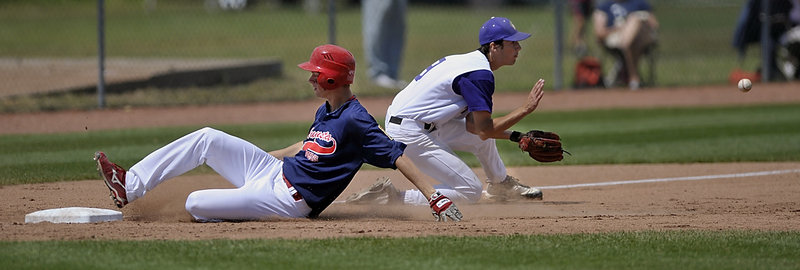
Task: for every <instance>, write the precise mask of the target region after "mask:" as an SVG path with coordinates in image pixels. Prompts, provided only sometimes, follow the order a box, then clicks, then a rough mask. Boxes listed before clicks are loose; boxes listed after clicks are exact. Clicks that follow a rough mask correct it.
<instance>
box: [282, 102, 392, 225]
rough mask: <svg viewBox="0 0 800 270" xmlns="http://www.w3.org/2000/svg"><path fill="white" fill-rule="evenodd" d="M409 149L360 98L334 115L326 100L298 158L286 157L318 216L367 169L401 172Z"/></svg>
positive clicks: (288, 172)
mask: <svg viewBox="0 0 800 270" xmlns="http://www.w3.org/2000/svg"><path fill="white" fill-rule="evenodd" d="M405 147H406V145H405V144H403V143H401V142H397V141H394V140H392V139H390V138H389V136H387V135H386V133H384V132H383V130H382V129H381V128H380V127H379V126H378V123H377V122H375V119H374V118H372V116H371V115H370V114H369V113H368V112H367V109H365V108H364V107H363V106H361V103H359V102H358V100H357V99H355V98H351V99H350V100H349V101H347V102H346V103H345V104H344V105H342V107H340V108H339V109H337V110H335V111H333V112H331V111H330V108H329V106H328V103H327V102H326V103H325V104H323V105H322V106H320V107H319V109H317V113H316V116H315V119H314V124H312V125H311V129H310V130H309V132H308V137H307V138H306V139H305V140H304V141H303V148H302V150H300V152H298V153H297V155H295V156H294V157H287V158H284V160H283V161H284V163H283V174H284V176H286V179H287V180H288V181H289V182H290V183H291V184H292V186H294V187H295V189H297V192H299V193H300V195H302V196H303V199H305V201H306V204H308V206H309V207H311V213H310V214H309V217H316V216H317V215H319V213H320V212H322V210H324V209H325V208H326V207H328V206H329V205H330V204H331V203H333V201H334V200H335V199H336V197H338V196H339V195H340V194H341V193H342V192H343V191H344V189H345V188H346V187H347V185H348V184H350V181H351V180H352V179H353V176H355V174H356V172H357V171H358V169H360V168H361V165H362V164H364V163H368V164H371V165H374V166H376V167H380V168H392V169H396V168H397V167H396V166H395V164H394V163H395V161H396V160H397V158H398V157H400V155H402V154H403V150H405Z"/></svg>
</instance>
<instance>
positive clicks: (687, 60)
mask: <svg viewBox="0 0 800 270" xmlns="http://www.w3.org/2000/svg"><path fill="white" fill-rule="evenodd" d="M742 3H744V0H738V1H730V2H729V1H724V3H722V1H701V2H691V1H682V2H679V3H675V2H674V1H655V2H654V5H655V7H656V11H657V15H658V18H659V19H660V21H661V26H662V27H661V29H660V32H659V33H660V44H661V46H660V49H659V58H658V68H657V78H658V84H659V85H661V86H679V85H708V84H722V83H726V81H727V78H728V74H729V72H730V71H731V70H732V69H734V68H736V67H738V66H739V65H740V63H739V62H738V61H737V56H736V52H735V51H734V49H733V48H732V47H731V45H730V42H731V39H732V35H733V34H732V33H733V29H734V24H735V20H736V18H737V16H738V13H739V9H740V5H741V4H742ZM340 4H341V6H340V7H339V8H338V9H337V17H336V23H337V43H338V44H339V45H342V46H344V47H346V48H348V49H350V50H351V51H352V52H353V53H354V55H355V57H356V59H357V60H358V61H357V66H358V67H359V71H358V72H356V82H355V84H354V85H355V86H354V91H355V92H356V93H357V94H359V95H361V96H368V95H392V94H394V93H395V91H394V90H388V89H382V88H379V87H376V86H374V85H372V84H371V83H370V82H369V80H368V79H367V77H366V72H364V70H365V69H364V67H366V61H365V60H366V59H365V57H364V54H363V49H362V36H361V13H360V9H359V8H358V7H357V6H347V5H344V4H343V3H340ZM106 6H107V7H106V12H107V15H106V24H107V26H106V31H107V33H106V40H107V44H106V53H107V57H110V58H111V57H129V58H155V59H159V58H193V59H194V58H241V59H254V58H276V59H279V60H281V61H283V63H284V67H285V68H284V77H283V78H280V79H269V80H261V81H256V82H254V83H250V84H247V85H237V86H220V87H214V88H212V90H211V91H203V90H202V89H197V88H188V89H178V90H172V91H173V92H174V93H171V94H165V92H168V91H165V90H164V89H141V90H140V91H139V92H137V93H134V94H124V95H119V96H116V95H109V97H108V99H109V100H108V103H107V104H108V106H109V107H124V106H158V105H165V104H166V105H183V104H208V103H237V102H254V101H275V100H287V99H303V98H308V97H310V96H311V94H310V91H309V88H308V85H307V83H306V82H305V81H306V79H307V77H308V74H306V72H304V71H302V70H300V69H298V68H294V67H295V65H296V64H297V63H300V62H303V61H306V60H307V58H308V55H309V54H310V52H311V50H312V49H313V48H314V47H315V46H317V45H319V44H323V43H327V42H328V33H327V31H328V30H327V29H328V19H327V16H326V15H325V14H324V13H322V14H319V15H313V14H307V13H305V12H304V11H303V10H302V8H301V7H299V6H296V5H283V6H281V7H279V8H276V7H274V6H272V5H257V6H255V7H254V8H253V9H250V10H246V11H243V12H219V11H218V12H209V11H207V10H206V9H204V8H203V6H202V5H201V4H199V3H198V2H197V1H159V2H158V7H157V8H156V9H153V10H148V9H145V8H143V6H142V2H141V1H107V4H106ZM553 13H554V12H553V7H552V6H551V5H523V6H507V7H501V8H498V9H470V8H467V7H465V6H447V5H445V6H436V5H421V4H412V5H411V6H410V10H409V12H408V27H407V43H406V51H405V54H404V58H403V65H402V69H401V76H402V78H405V79H410V78H413V77H414V76H415V75H417V74H418V73H419V72H420V71H421V70H422V69H423V68H425V67H427V66H428V65H430V64H431V63H432V62H433V61H434V60H436V59H439V58H441V57H442V56H445V55H448V54H454V53H462V52H468V51H470V50H474V49H476V48H477V47H478V45H477V44H476V43H477V41H476V39H477V29H478V28H479V27H480V25H481V24H482V23H483V22H484V21H485V20H486V19H487V18H488V17H490V16H499V15H501V16H505V17H509V18H511V19H512V20H513V21H514V23H515V25H516V26H517V27H518V28H519V29H520V30H522V31H526V32H530V33H532V34H533V35H534V37H533V38H531V39H529V40H526V41H524V42H523V44H522V46H523V50H522V52H521V55H520V58H519V60H518V61H517V63H516V65H514V66H510V67H504V68H502V69H500V70H498V71H496V78H497V91H498V92H522V91H529V90H530V88H531V87H532V86H533V83H534V82H535V81H536V80H537V79H538V78H544V79H545V80H547V82H548V83H547V85H546V88H547V89H552V87H553V86H554V85H555V81H554V78H553V76H554V70H553V68H554V64H553V63H554V57H553V56H554V54H555V50H554V48H553V47H554V45H553V44H554V39H555V32H554V28H555V26H554V16H553ZM95 16H96V7H95V1H88V0H87V1H60V2H48V1H33V2H31V3H26V2H23V1H8V2H0V25H3V27H2V29H0V57H8V58H27V57H69V58H75V57H77V58H91V57H95V56H96V53H97V37H96V32H95V31H96V29H97V27H96V17H95ZM569 19H570V16H565V23H566V24H567V26H565V28H564V29H565V31H567V30H568V29H569V24H570V23H571V21H570V20H569ZM567 36H568V35H567V33H565V37H567ZM590 45H591V46H590V48H591V50H592V51H593V52H594V53H595V54H596V55H602V54H601V51H600V49H598V48H597V46H596V45H595V44H593V43H590ZM565 52H566V53H565V56H564V57H565V58H564V66H563V70H562V72H563V73H564V75H565V78H564V81H563V85H564V86H565V87H568V86H569V85H570V82H571V80H572V79H571V78H572V77H571V76H572V75H571V74H572V69H573V63H575V61H576V59H575V57H574V56H573V55H572V54H571V53H569V49H566V50H565ZM749 52H750V53H749V54H748V55H747V58H745V61H744V62H742V63H741V64H743V65H744V68H746V69H748V70H754V69H755V68H756V67H757V65H758V62H759V60H758V58H759V56H758V54H759V49H758V48H757V46H756V47H754V48H752V49H751V50H750V51H749ZM95 104H96V97H95V96H94V95H82V96H77V97H76V96H70V95H68V96H57V97H55V98H53V97H17V98H13V99H11V98H3V99H0V109H2V110H0V111H36V110H62V109H67V108H82V109H86V108H92V107H93V106H94V105H95Z"/></svg>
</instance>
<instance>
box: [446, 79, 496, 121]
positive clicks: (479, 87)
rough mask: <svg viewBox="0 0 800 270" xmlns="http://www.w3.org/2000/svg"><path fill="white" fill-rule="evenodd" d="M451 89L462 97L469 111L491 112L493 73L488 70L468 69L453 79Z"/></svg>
mask: <svg viewBox="0 0 800 270" xmlns="http://www.w3.org/2000/svg"><path fill="white" fill-rule="evenodd" d="M453 91H455V92H456V94H459V95H461V96H462V97H464V100H465V101H466V102H467V110H468V111H470V112H475V111H487V112H492V94H494V74H493V73H492V72H491V71H488V70H476V71H470V72H467V73H464V74H461V75H458V77H456V78H455V79H454V80H453Z"/></svg>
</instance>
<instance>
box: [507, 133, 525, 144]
mask: <svg viewBox="0 0 800 270" xmlns="http://www.w3.org/2000/svg"><path fill="white" fill-rule="evenodd" d="M521 138H522V133H520V132H519V131H512V132H511V136H510V137H508V139H509V140H511V141H512V142H519V140H520V139H521Z"/></svg>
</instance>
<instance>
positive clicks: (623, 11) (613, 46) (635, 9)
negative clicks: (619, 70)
mask: <svg viewBox="0 0 800 270" xmlns="http://www.w3.org/2000/svg"><path fill="white" fill-rule="evenodd" d="M592 23H593V25H594V34H595V37H596V38H597V40H598V42H599V43H600V44H601V45H602V46H603V47H605V48H606V49H610V50H619V51H620V52H621V54H622V60H623V61H624V62H623V66H624V69H623V71H625V74H627V76H626V77H627V84H628V86H629V87H630V89H631V90H637V89H639V84H640V81H641V77H640V76H639V58H640V57H641V56H642V54H643V53H644V52H645V50H646V49H647V48H648V47H650V46H651V45H653V44H655V43H656V42H657V34H656V33H657V30H658V27H659V25H658V20H657V19H656V17H655V16H654V15H653V13H652V7H651V6H650V4H649V3H648V2H647V1H645V0H611V1H605V2H603V3H600V4H599V5H598V6H597V9H596V10H595V12H594V14H593V15H592Z"/></svg>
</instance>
